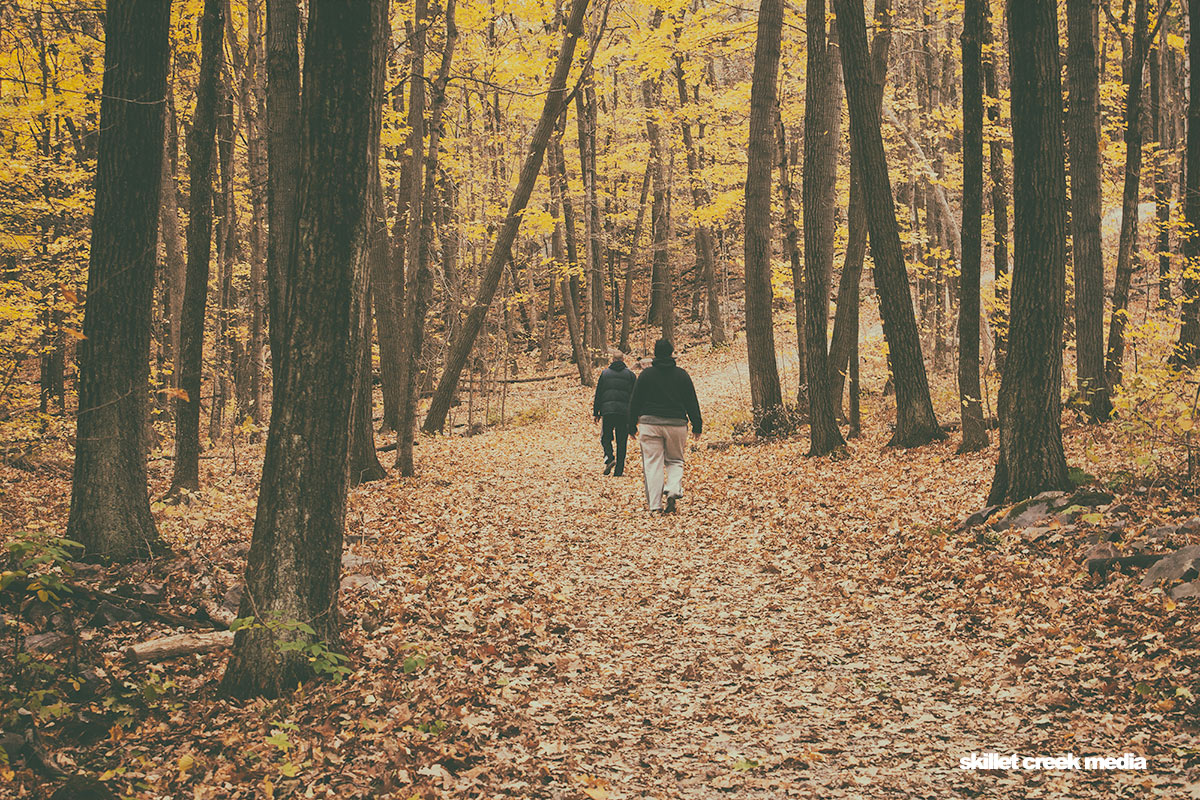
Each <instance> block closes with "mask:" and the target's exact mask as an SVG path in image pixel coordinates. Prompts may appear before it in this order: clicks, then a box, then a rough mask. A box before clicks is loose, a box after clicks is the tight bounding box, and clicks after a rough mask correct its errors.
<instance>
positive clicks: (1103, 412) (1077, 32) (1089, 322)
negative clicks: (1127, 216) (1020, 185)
mask: <svg viewBox="0 0 1200 800" xmlns="http://www.w3.org/2000/svg"><path fill="white" fill-rule="evenodd" d="M1098 26H1099V17H1098V15H1097V9H1096V5H1095V2H1094V0H1067V39H1068V41H1067V87H1068V90H1069V92H1070V102H1069V104H1068V106H1067V133H1068V140H1069V142H1070V148H1071V258H1072V261H1073V263H1074V267H1075V348H1076V357H1075V374H1076V381H1077V385H1078V389H1079V395H1080V398H1081V399H1082V401H1083V404H1084V408H1086V410H1087V415H1088V417H1089V418H1090V419H1091V420H1092V421H1093V422H1103V421H1104V420H1106V419H1108V418H1109V415H1111V414H1112V403H1111V402H1110V400H1109V392H1108V385H1107V382H1106V379H1105V376H1104V252H1103V249H1102V248H1101V240H1100V72H1099V64H1098V62H1097V60H1096V39H1097V38H1098V36H1099V27H1098Z"/></svg>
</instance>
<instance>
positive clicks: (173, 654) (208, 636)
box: [125, 631, 233, 662]
mask: <svg viewBox="0 0 1200 800" xmlns="http://www.w3.org/2000/svg"><path fill="white" fill-rule="evenodd" d="M232 646H233V631H210V632H208V633H179V634H176V635H174V636H164V637H162V638H161V639H151V640H150V641H148V642H138V643H137V644H135V645H131V646H130V647H129V648H128V649H126V650H125V657H126V658H128V659H129V660H130V661H135V662H143V661H166V660H167V659H170V658H178V657H179V656H188V655H192V654H193V653H211V652H213V651H215V650H224V649H225V648H227V647H232Z"/></svg>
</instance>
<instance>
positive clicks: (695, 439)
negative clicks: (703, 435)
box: [692, 431, 700, 442]
mask: <svg viewBox="0 0 1200 800" xmlns="http://www.w3.org/2000/svg"><path fill="white" fill-rule="evenodd" d="M692 441H693V442H698V441H700V434H698V433H696V432H695V431H692Z"/></svg>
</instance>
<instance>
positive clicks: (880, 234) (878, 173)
mask: <svg viewBox="0 0 1200 800" xmlns="http://www.w3.org/2000/svg"><path fill="white" fill-rule="evenodd" d="M834 7H835V8H836V10H837V20H838V31H839V33H840V45H841V49H842V73H843V75H844V78H845V85H846V100H847V104H848V105H849V107H850V146H851V161H852V162H853V160H854V159H855V158H856V157H858V159H859V162H858V163H859V165H860V167H861V173H860V174H861V177H862V180H863V182H864V184H865V185H867V186H870V187H871V191H870V192H868V193H867V198H866V199H867V227H868V230H869V231H870V237H871V253H872V256H873V257H874V261H875V269H874V277H875V288H876V290H877V291H878V292H879V307H880V313H881V315H882V317H883V333H884V337H885V338H886V339H887V342H888V357H889V360H890V362H891V366H892V375H893V377H894V379H895V384H896V430H895V432H894V434H893V435H892V438H891V440H890V442H889V444H890V445H891V446H893V447H915V446H917V445H922V444H927V443H928V442H932V441H937V440H940V439H944V438H946V434H945V433H944V432H942V429H941V427H940V426H939V425H938V421H937V417H936V416H935V415H934V413H933V402H932V401H931V400H930V396H929V380H928V377H927V376H926V374H925V362H924V360H923V359H922V357H921V342H920V336H919V334H918V332H917V319H916V315H915V314H914V313H913V307H912V297H911V295H910V294H909V286H908V272H907V270H906V269H905V266H904V253H903V251H902V250H901V247H900V231H899V227H898V226H897V223H896V207H895V201H894V199H893V198H892V183H891V179H890V178H889V176H888V169H887V157H886V155H885V153H884V150H883V137H882V132H881V130H880V120H879V113H878V110H877V109H876V107H875V104H874V103H873V102H872V101H873V99H874V97H873V89H872V79H871V66H870V54H869V53H868V51H867V27H866V20H865V19H864V18H863V10H862V5H861V4H860V3H856V2H855V0H834Z"/></svg>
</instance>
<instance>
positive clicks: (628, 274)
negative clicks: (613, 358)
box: [617, 159, 654, 353]
mask: <svg viewBox="0 0 1200 800" xmlns="http://www.w3.org/2000/svg"><path fill="white" fill-rule="evenodd" d="M653 170H654V159H647V160H646V171H645V172H644V173H643V174H642V191H641V193H640V194H639V196H638V197H639V199H638V213H637V221H636V222H634V224H633V238H631V239H630V240H629V256H628V258H626V260H625V293H624V295H623V296H622V298H621V300H622V304H621V341H620V344H618V345H617V347H618V348H619V349H620V351H621V352H622V353H628V352H629V330H630V325H631V323H632V321H633V276H634V265H635V264H636V263H637V250H638V243H639V242H640V241H641V240H642V226H643V225H644V224H645V221H646V197H647V196H648V195H649V194H650V176H651V172H652V171H653Z"/></svg>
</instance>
